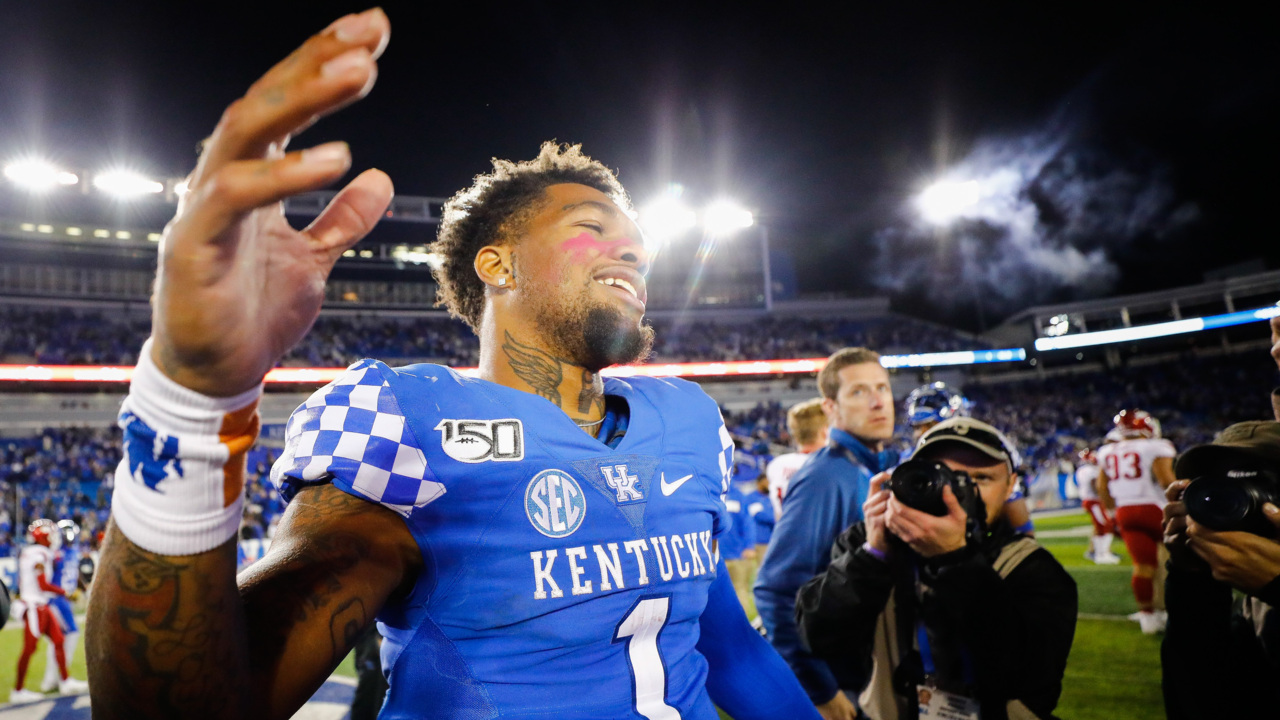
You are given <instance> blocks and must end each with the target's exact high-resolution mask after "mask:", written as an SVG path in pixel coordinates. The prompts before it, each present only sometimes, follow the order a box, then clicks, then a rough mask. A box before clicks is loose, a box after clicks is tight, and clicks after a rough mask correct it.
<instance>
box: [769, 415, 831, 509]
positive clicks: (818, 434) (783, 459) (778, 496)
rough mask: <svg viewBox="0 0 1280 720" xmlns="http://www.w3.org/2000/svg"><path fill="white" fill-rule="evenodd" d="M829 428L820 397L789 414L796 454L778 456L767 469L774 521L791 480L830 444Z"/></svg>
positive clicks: (788, 426)
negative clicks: (806, 463)
mask: <svg viewBox="0 0 1280 720" xmlns="http://www.w3.org/2000/svg"><path fill="white" fill-rule="evenodd" d="M827 425H828V420H827V414H826V413H824V412H823V411H822V398H820V397H816V398H813V399H812V400H804V401H802V402H798V403H796V404H795V405H792V406H791V409H790V410H787V432H789V433H790V434H791V442H792V443H793V444H794V445H795V446H796V451H795V452H789V453H784V454H782V455H779V456H778V457H776V458H774V459H773V460H770V461H769V464H768V466H766V467H765V475H766V476H767V477H768V480H769V502H770V503H772V504H773V518H774V520H775V521H776V520H777V519H778V518H780V517H782V500H783V498H785V497H786V496H787V487H788V486H789V485H790V484H791V476H792V475H795V474H796V471H797V470H799V469H800V466H801V465H804V463H805V461H806V460H808V459H809V455H811V454H812V453H813V452H814V451H815V450H818V449H819V448H821V447H824V446H825V445H826V444H827Z"/></svg>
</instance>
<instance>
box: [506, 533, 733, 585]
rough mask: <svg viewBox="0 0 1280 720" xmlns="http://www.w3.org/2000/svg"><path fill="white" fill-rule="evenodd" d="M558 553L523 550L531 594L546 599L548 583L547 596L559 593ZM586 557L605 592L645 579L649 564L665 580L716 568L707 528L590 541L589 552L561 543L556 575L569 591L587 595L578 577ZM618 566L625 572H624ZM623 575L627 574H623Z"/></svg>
mask: <svg viewBox="0 0 1280 720" xmlns="http://www.w3.org/2000/svg"><path fill="white" fill-rule="evenodd" d="M619 545H621V546H622V548H623V550H624V551H625V553H624V554H625V555H627V556H629V557H628V558H627V560H628V562H627V563H623V561H622V558H621V556H619V555H618V546H619ZM650 548H652V553H651V552H650ZM659 548H661V550H659ZM682 553H683V554H684V557H682ZM646 555H648V556H649V557H650V558H652V561H653V562H652V564H650V563H646V562H645V556H646ZM559 556H560V550H558V549H551V550H535V551H533V552H531V553H529V558H530V559H532V560H533V583H534V591H533V597H534V599H535V600H546V599H547V597H548V592H547V589H548V588H550V597H553V598H558V597H564V591H563V590H561V589H560V584H559V583H557V582H556V579H555V576H554V575H553V574H552V569H553V567H554V566H555V562H556V558H557V557H559ZM589 557H594V558H595V561H596V566H597V567H598V569H599V571H600V585H599V589H600V592H608V591H610V590H612V589H613V588H615V587H616V588H618V589H620V590H621V589H625V588H627V587H628V586H630V587H636V586H640V585H648V584H649V582H650V580H649V568H650V567H653V568H655V571H656V574H655V579H656V578H658V577H660V578H662V582H670V581H671V580H672V578H674V577H675V576H676V575H677V574H678V575H679V576H680V577H681V578H687V577H697V576H699V575H705V574H707V573H708V572H710V573H713V574H714V573H715V571H716V561H715V554H714V551H713V550H712V547H711V531H710V530H703V531H702V532H695V533H685V534H684V535H672V536H670V537H669V538H668V537H662V536H657V537H651V538H649V540H648V541H645V540H624V541H622V542H621V543H616V542H611V543H606V544H604V545H592V546H591V552H590V553H588V552H587V548H586V546H585V545H580V546H578V547H571V548H565V550H564V558H565V564H566V565H567V566H568V567H567V569H564V570H562V571H561V572H562V573H564V574H563V575H562V576H561V578H562V579H563V580H567V581H566V583H565V585H566V586H568V585H569V584H570V583H571V584H572V592H573V594H574V595H590V594H591V592H592V587H593V586H592V584H591V580H584V579H583V576H584V575H586V574H587V567H585V566H584V563H585V562H586V561H587V559H588V558H589ZM686 557H687V558H688V559H687V560H686V559H685V558H686ZM544 558H545V559H544ZM624 568H625V570H629V571H631V572H624ZM628 577H629V578H630V580H627V579H626V578H628Z"/></svg>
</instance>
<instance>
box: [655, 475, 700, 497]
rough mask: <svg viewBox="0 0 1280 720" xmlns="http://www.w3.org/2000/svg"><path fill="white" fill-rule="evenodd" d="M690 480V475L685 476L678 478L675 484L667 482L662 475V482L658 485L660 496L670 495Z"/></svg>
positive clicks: (665, 477)
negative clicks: (660, 488)
mask: <svg viewBox="0 0 1280 720" xmlns="http://www.w3.org/2000/svg"><path fill="white" fill-rule="evenodd" d="M692 478H693V476H692V475H685V476H684V477H682V478H680V479H679V480H676V481H675V482H667V474H666V473H662V480H661V482H660V483H659V484H660V485H662V494H663V495H670V494H671V493H673V492H675V491H677V490H679V489H680V486H681V485H683V484H685V483H686V482H688V481H689V480H690V479H692Z"/></svg>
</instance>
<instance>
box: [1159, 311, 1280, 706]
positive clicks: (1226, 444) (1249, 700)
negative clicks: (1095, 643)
mask: <svg viewBox="0 0 1280 720" xmlns="http://www.w3.org/2000/svg"><path fill="white" fill-rule="evenodd" d="M1271 341H1272V343H1273V347H1272V350H1271V354H1272V356H1273V357H1275V359H1276V363H1277V365H1280V318H1273V319H1272V320H1271ZM1271 405H1272V409H1273V411H1274V413H1273V414H1274V415H1275V418H1276V420H1277V421H1280V388H1277V389H1276V390H1274V391H1272V394H1271ZM1257 470H1269V471H1270V472H1272V473H1280V422H1270V421H1256V422H1244V423H1238V424H1236V425H1232V426H1231V427H1229V428H1227V429H1226V430H1223V431H1222V433H1221V434H1219V435H1218V437H1217V438H1216V439H1215V440H1214V443H1213V444H1212V445H1202V446H1200V447H1194V448H1191V449H1190V450H1188V451H1186V452H1185V453H1183V454H1182V456H1181V457H1179V458H1178V462H1177V464H1176V465H1175V467H1174V471H1175V472H1176V474H1177V476H1178V477H1179V478H1183V479H1180V480H1178V481H1177V482H1175V483H1173V484H1172V485H1170V486H1169V488H1168V490H1166V491H1165V495H1166V497H1168V499H1169V504H1168V505H1166V506H1165V508H1164V543H1165V547H1167V548H1168V549H1169V563H1168V568H1169V574H1168V576H1167V578H1166V580H1165V604H1166V606H1167V608H1168V610H1169V626H1168V629H1167V630H1166V633H1165V638H1164V644H1163V645H1162V646H1161V649H1160V660H1161V666H1162V668H1163V671H1164V672H1163V683H1162V684H1163V686H1164V703H1165V712H1166V714H1167V715H1168V717H1169V718H1170V720H1194V719H1197V718H1220V717H1241V718H1243V717H1273V716H1274V715H1275V714H1276V692H1275V688H1276V686H1277V684H1280V610H1278V609H1277V608H1280V541H1277V540H1276V539H1273V538H1275V537H1277V536H1280V508H1278V507H1277V506H1276V504H1275V503H1265V504H1263V506H1262V507H1261V508H1260V509H1261V511H1262V516H1263V517H1264V518H1265V519H1266V520H1267V521H1270V525H1271V526H1274V530H1271V531H1270V534H1271V535H1272V537H1263V536H1262V535H1259V534H1256V533H1252V532H1238V531H1236V532H1232V531H1223V532H1219V531H1215V530H1212V529H1210V528H1208V527H1206V526H1204V525H1202V524H1199V523H1196V522H1195V520H1193V519H1191V518H1190V517H1188V515H1187V506H1186V503H1185V502H1184V501H1183V495H1184V493H1185V492H1186V490H1187V485H1188V484H1189V483H1188V479H1192V478H1196V477H1200V476H1206V475H1218V476H1226V477H1228V478H1229V477H1231V475H1230V473H1233V471H1234V474H1235V475H1236V476H1237V477H1242V476H1244V475H1247V474H1248V473H1250V472H1253V471H1257ZM1274 482H1275V478H1274V476H1273V478H1272V483H1273V484H1274ZM1197 494H1198V493H1197ZM1233 590H1239V591H1240V592H1242V593H1245V597H1244V598H1243V601H1242V602H1241V604H1240V605H1239V607H1238V608H1237V607H1236V604H1235V602H1234V601H1233V597H1232V591H1233Z"/></svg>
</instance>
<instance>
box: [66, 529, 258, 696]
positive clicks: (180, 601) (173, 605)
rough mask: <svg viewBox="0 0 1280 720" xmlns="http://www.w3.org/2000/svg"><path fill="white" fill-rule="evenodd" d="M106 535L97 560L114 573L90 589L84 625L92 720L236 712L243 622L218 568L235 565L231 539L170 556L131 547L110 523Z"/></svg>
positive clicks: (231, 588)
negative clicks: (91, 686)
mask: <svg viewBox="0 0 1280 720" xmlns="http://www.w3.org/2000/svg"><path fill="white" fill-rule="evenodd" d="M110 532H111V534H112V535H113V537H112V542H111V543H110V547H109V548H108V549H107V550H106V551H105V552H104V556H105V557H104V560H107V561H114V562H110V563H108V562H104V569H105V568H106V567H108V565H110V566H111V569H112V570H113V571H114V572H109V573H104V575H103V577H102V578H101V580H100V584H101V586H102V587H95V592H94V595H95V598H96V599H97V602H93V603H90V606H89V619H88V621H87V622H86V626H87V627H88V628H89V629H88V631H87V632H88V636H87V638H86V653H87V657H88V661H89V666H90V672H91V673H92V675H93V680H94V683H95V687H94V691H95V692H94V693H93V701H94V703H93V711H94V716H95V717H178V716H182V717H220V716H236V715H238V714H241V713H242V712H243V705H242V703H241V702H240V700H241V699H242V698H243V695H241V694H240V693H239V692H238V690H237V688H239V687H242V686H243V684H242V682H241V679H240V678H239V677H238V673H239V671H240V669H241V668H243V667H244V666H245V663H244V642H243V627H242V622H241V620H242V617H243V616H242V615H241V614H240V612H239V607H240V604H239V598H238V597H237V593H236V589H235V585H234V583H233V582H231V574H230V572H226V573H219V572H217V571H216V570H217V566H219V565H224V566H225V567H224V569H226V570H233V569H234V566H235V545H234V543H228V544H226V545H224V546H222V547H220V548H217V549H216V550H213V551H210V552H208V553H203V554H201V555H196V556H187V557H169V556H163V555H157V554H155V553H152V552H148V551H146V550H143V549H142V548H140V547H138V546H136V545H134V544H133V543H132V542H130V541H129V540H128V539H127V538H125V537H124V535H123V534H121V533H119V532H118V531H116V530H115V528H114V525H113V526H112V527H111V530H110ZM219 575H222V577H221V578H220V577H219ZM195 598H199V599H200V600H199V602H193V599H195ZM193 708H196V709H198V710H197V712H196V713H193V712H192V709H193Z"/></svg>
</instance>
